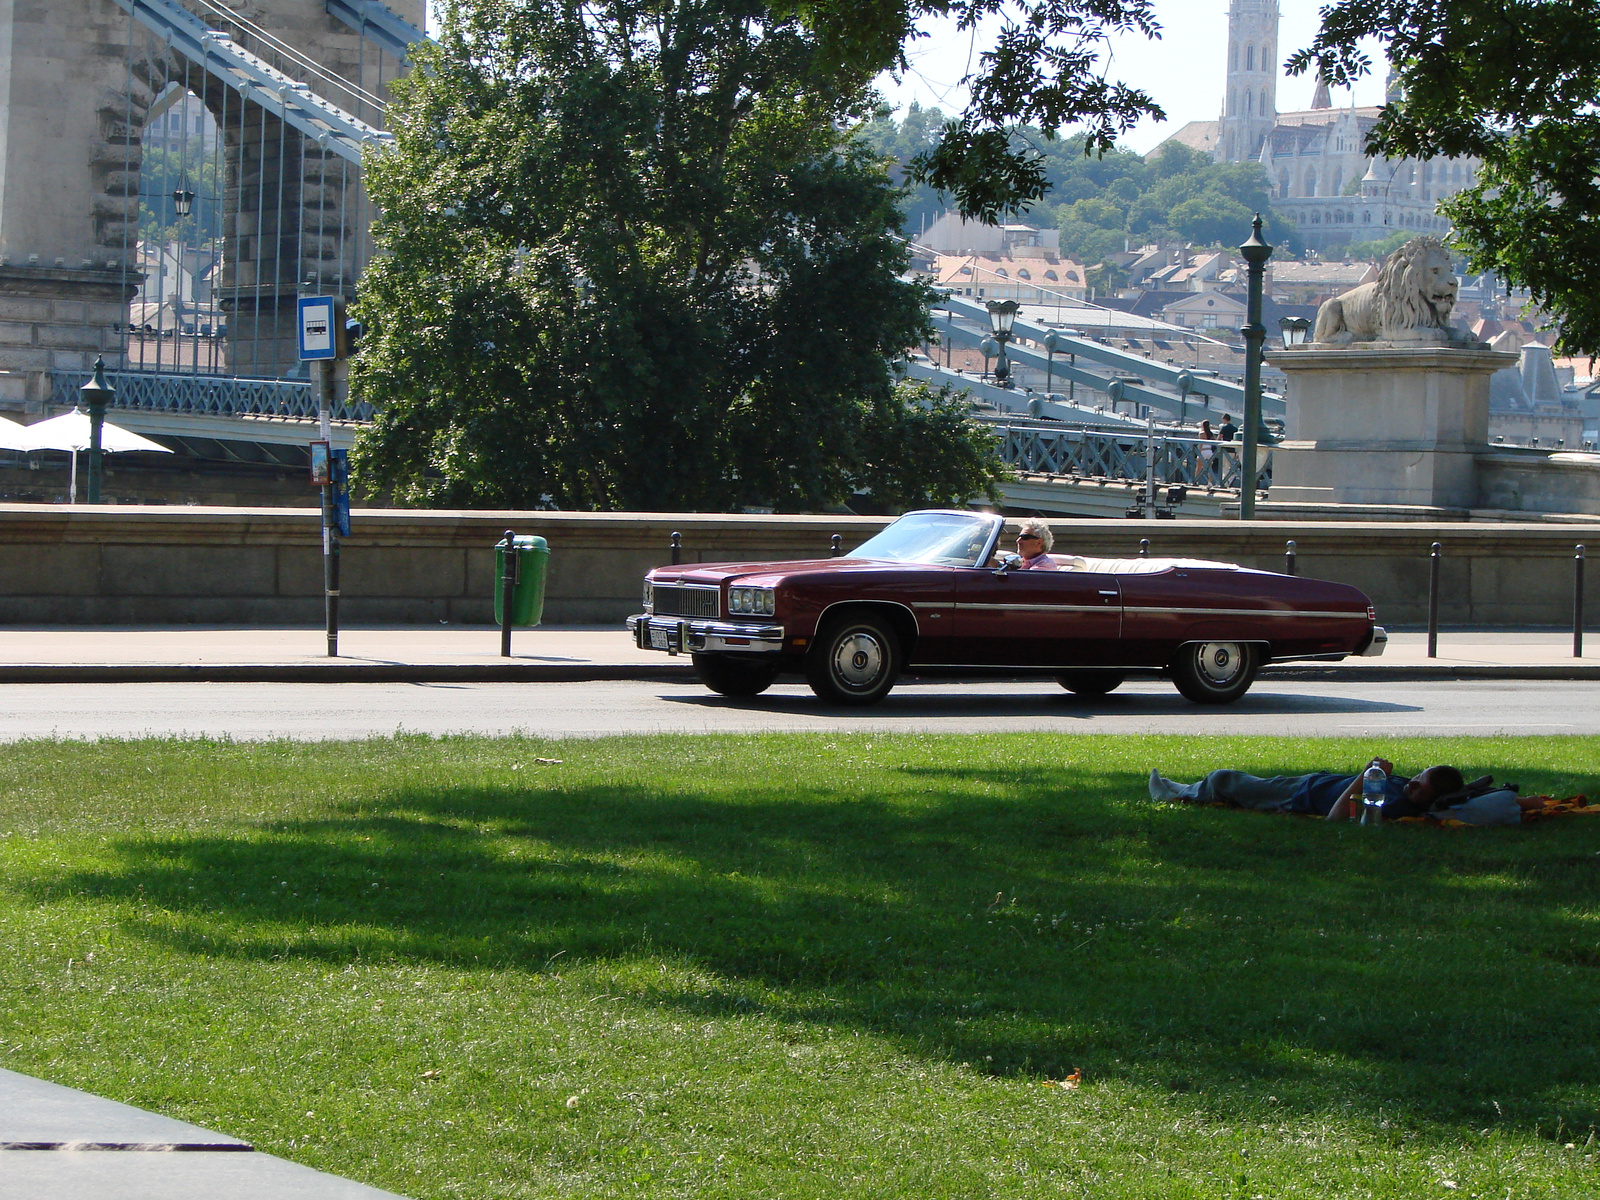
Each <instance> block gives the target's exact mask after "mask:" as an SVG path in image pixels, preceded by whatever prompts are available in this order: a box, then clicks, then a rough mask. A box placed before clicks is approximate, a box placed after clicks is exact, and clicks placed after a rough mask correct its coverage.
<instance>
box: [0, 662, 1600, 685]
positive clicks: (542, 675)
mask: <svg viewBox="0 0 1600 1200" xmlns="http://www.w3.org/2000/svg"><path fill="white" fill-rule="evenodd" d="M907 676H908V681H909V680H910V679H914V678H921V679H925V680H927V681H929V682H946V681H950V680H955V679H971V680H978V679H982V680H989V681H1001V680H1019V681H1022V680H1031V681H1039V680H1041V679H1048V678H1050V675H1049V673H1048V672H1042V671H1033V672H1025V673H1024V672H1017V673H1008V672H1005V671H994V670H984V671H960V670H937V669H918V668H912V669H911V670H910V671H908V672H907ZM694 678H695V673H694V667H693V666H692V665H691V664H690V663H687V662H682V663H674V662H664V663H660V664H649V665H645V664H623V663H524V662H509V663H370V662H337V661H335V662H327V663H321V662H316V663H218V664H205V663H166V664H163V663H103V664H99V663H68V664H55V663H44V664H21V665H14V666H0V684H5V683H607V682H637V683H688V682H693V680H694ZM1259 678H1260V679H1261V680H1262V681H1272V680H1285V681H1305V682H1316V683H1388V682H1393V683H1422V682H1433V681H1444V680H1494V679H1505V680H1586V679H1592V680H1600V663H1594V664H1590V663H1573V664H1571V665H1562V664H1544V665H1537V666H1533V665H1529V666H1507V665H1473V666H1448V665H1445V664H1442V663H1441V664H1435V665H1428V664H1416V665H1412V664H1406V665H1400V664H1396V665H1394V666H1378V665H1376V664H1368V663H1360V664H1352V665H1350V666H1342V665H1334V664H1321V663H1307V664H1295V663H1285V664H1283V665H1281V666H1267V667H1263V668H1262V669H1261V674H1260V676H1259Z"/></svg>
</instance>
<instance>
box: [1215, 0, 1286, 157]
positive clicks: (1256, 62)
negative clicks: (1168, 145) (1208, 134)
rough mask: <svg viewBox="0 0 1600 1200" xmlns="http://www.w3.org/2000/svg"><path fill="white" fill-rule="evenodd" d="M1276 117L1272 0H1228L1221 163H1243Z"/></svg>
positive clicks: (1275, 35) (1275, 23) (1275, 25)
mask: <svg viewBox="0 0 1600 1200" xmlns="http://www.w3.org/2000/svg"><path fill="white" fill-rule="evenodd" d="M1277 119H1278V0H1232V4H1231V5H1230V6H1229V8H1228V86H1227V90H1226V91H1225V92H1224V93H1223V98H1222V119H1221V121H1220V122H1219V126H1220V128H1219V130H1218V136H1217V158H1218V160H1219V161H1221V162H1248V161H1250V160H1252V159H1254V158H1255V156H1256V154H1257V152H1258V151H1260V149H1261V142H1262V139H1264V138H1265V137H1266V136H1267V134H1268V133H1270V132H1271V131H1272V126H1273V125H1274V123H1275V122H1276V121H1277Z"/></svg>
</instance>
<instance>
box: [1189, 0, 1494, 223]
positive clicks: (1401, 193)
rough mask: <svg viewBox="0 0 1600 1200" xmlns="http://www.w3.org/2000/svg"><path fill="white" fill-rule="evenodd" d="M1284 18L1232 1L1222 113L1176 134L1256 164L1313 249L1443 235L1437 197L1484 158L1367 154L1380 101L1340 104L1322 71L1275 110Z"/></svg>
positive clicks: (1221, 156)
mask: <svg viewBox="0 0 1600 1200" xmlns="http://www.w3.org/2000/svg"><path fill="white" fill-rule="evenodd" d="M1278 18H1279V13H1278V0H1232V3H1231V4H1230V6H1229V9H1228V58H1227V63H1226V74H1227V80H1226V86H1225V88H1224V89H1223V100H1222V113H1221V116H1220V117H1219V118H1218V119H1217V120H1216V121H1215V122H1211V121H1193V122H1190V123H1189V124H1188V125H1186V126H1184V127H1183V128H1182V129H1180V130H1179V131H1178V132H1177V133H1175V134H1174V135H1173V140H1176V141H1179V142H1182V143H1183V144H1184V145H1187V146H1191V147H1193V148H1195V149H1203V150H1207V151H1209V152H1210V153H1212V154H1214V155H1215V156H1216V158H1217V161H1219V162H1259V163H1260V164H1261V165H1262V167H1263V168H1265V170H1266V172H1267V178H1268V180H1269V181H1270V182H1271V185H1272V195H1273V210H1274V211H1275V212H1277V213H1278V214H1279V215H1280V216H1284V217H1287V218H1288V219H1289V220H1291V221H1293V222H1294V223H1295V225H1296V226H1297V227H1298V228H1299V232H1300V235H1301V237H1302V238H1303V239H1304V241H1305V245H1306V247H1307V249H1310V250H1316V251H1319V252H1327V251H1335V250H1338V249H1339V248H1341V247H1343V246H1347V245H1349V244H1351V243H1352V242H1376V241H1382V240H1383V239H1384V238H1387V237H1389V236H1390V235H1391V234H1394V233H1397V232H1400V231H1402V230H1404V231H1407V232H1415V233H1431V234H1435V235H1438V236H1443V235H1444V234H1445V233H1447V232H1448V231H1449V229H1450V223H1449V222H1448V221H1447V220H1445V218H1443V217H1441V216H1440V215H1439V214H1438V211H1437V207H1438V203H1439V201H1440V200H1443V199H1445V198H1447V197H1449V196H1453V195H1455V194H1456V193H1457V192H1459V191H1461V190H1462V189H1463V188H1467V187H1471V186H1472V184H1473V182H1474V181H1475V180H1476V178H1477V171H1478V166H1479V163H1478V160H1476V159H1472V158H1451V159H1433V160H1430V161H1427V162H1422V161H1418V160H1414V159H1409V158H1408V159H1400V160H1391V159H1385V158H1374V157H1371V156H1369V155H1367V154H1366V152H1365V151H1364V149H1363V147H1364V146H1365V145H1366V138H1367V133H1368V132H1369V131H1370V130H1371V129H1372V127H1373V125H1374V124H1376V123H1377V120H1378V116H1379V114H1380V113H1381V112H1382V111H1383V110H1382V108H1381V107H1378V106H1365V107H1356V106H1354V105H1350V106H1346V107H1343V108H1340V107H1336V106H1335V105H1334V104H1333V101H1332V98H1331V96H1330V94H1329V88H1328V85H1327V84H1326V83H1325V82H1324V81H1322V80H1320V79H1319V80H1317V81H1316V84H1315V93H1314V95H1313V97H1312V100H1311V106H1310V107H1309V108H1307V109H1303V110H1300V111H1296V112H1279V111H1278V107H1277V105H1278V97H1277V88H1278V64H1279V61H1280V57H1279V53H1278ZM1389 98H1390V99H1393V98H1395V92H1394V88H1393V84H1392V82H1391V87H1390V97H1389Z"/></svg>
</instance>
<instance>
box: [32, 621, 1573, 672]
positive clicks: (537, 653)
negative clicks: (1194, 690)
mask: <svg viewBox="0 0 1600 1200" xmlns="http://www.w3.org/2000/svg"><path fill="white" fill-rule="evenodd" d="M338 648H339V656H338V657H337V658H330V657H328V654H327V637H326V633H325V631H324V630H322V629H319V628H298V629H282V628H276V629H266V628H209V627H201V626H104V627H81V626H39V627H20V626H7V627H4V628H0V683H119V682H128V683H167V682H217V683H226V682H238V683H248V682H285V683H307V682H326V683H355V682H367V683H385V682H401V683H494V682H519V681H521V682H545V683H559V682H564V681H590V682H593V681H604V680H672V679H688V678H692V676H693V668H692V667H691V666H690V664H689V659H688V656H686V655H679V656H676V657H673V656H669V655H666V654H662V653H660V652H658V651H651V650H640V649H638V648H637V647H636V646H635V645H634V644H633V642H632V640H631V639H630V638H629V636H628V634H627V631H626V630H623V629H621V628H618V627H617V626H610V625H606V626H596V625H569V626H556V627H541V628H538V629H519V630H517V631H516V632H515V633H514V634H513V636H512V656H511V657H510V658H502V657H501V656H500V631H499V629H498V628H496V627H494V626H488V625H471V626H463V625H451V626H438V627H434V626H403V627H394V626H391V627H381V628H380V627H370V626H367V627H360V628H353V629H345V630H341V631H340V634H339V645H338ZM1572 649H1573V646H1572V632H1571V630H1505V629H1492V630H1448V629H1447V630H1442V631H1440V633H1439V638H1438V656H1437V657H1435V658H1429V657H1428V656H1427V635H1426V634H1425V633H1423V632H1420V631H1419V632H1399V633H1397V632H1391V633H1390V636H1389V645H1388V648H1387V650H1386V651H1385V652H1384V654H1383V655H1382V656H1381V657H1378V658H1347V659H1345V660H1344V661H1343V662H1338V663H1285V664H1282V665H1278V666H1269V667H1267V668H1266V669H1265V670H1264V671H1263V673H1262V676H1263V678H1268V679H1270V678H1293V679H1324V680H1331V681H1346V682H1352V683H1356V682H1378V681H1382V680H1391V679H1394V680H1399V679H1404V680H1431V679H1600V632H1597V633H1595V634H1594V635H1593V636H1592V637H1589V638H1587V639H1586V640H1585V645H1584V655H1583V657H1582V658H1575V657H1574V656H1573V653H1572ZM912 673H913V674H915V673H916V672H912Z"/></svg>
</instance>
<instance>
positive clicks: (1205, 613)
mask: <svg viewBox="0 0 1600 1200" xmlns="http://www.w3.org/2000/svg"><path fill="white" fill-rule="evenodd" d="M1122 608H1123V611H1124V612H1125V613H1127V614H1128V615H1130V616H1132V615H1133V614H1134V613H1155V614H1158V615H1161V616H1174V617H1346V618H1350V619H1352V620H1354V619H1360V620H1366V616H1367V614H1366V613H1357V612H1313V611H1309V610H1307V609H1288V608H1157V607H1155V606H1153V605H1143V604H1124V605H1123V606H1122Z"/></svg>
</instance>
